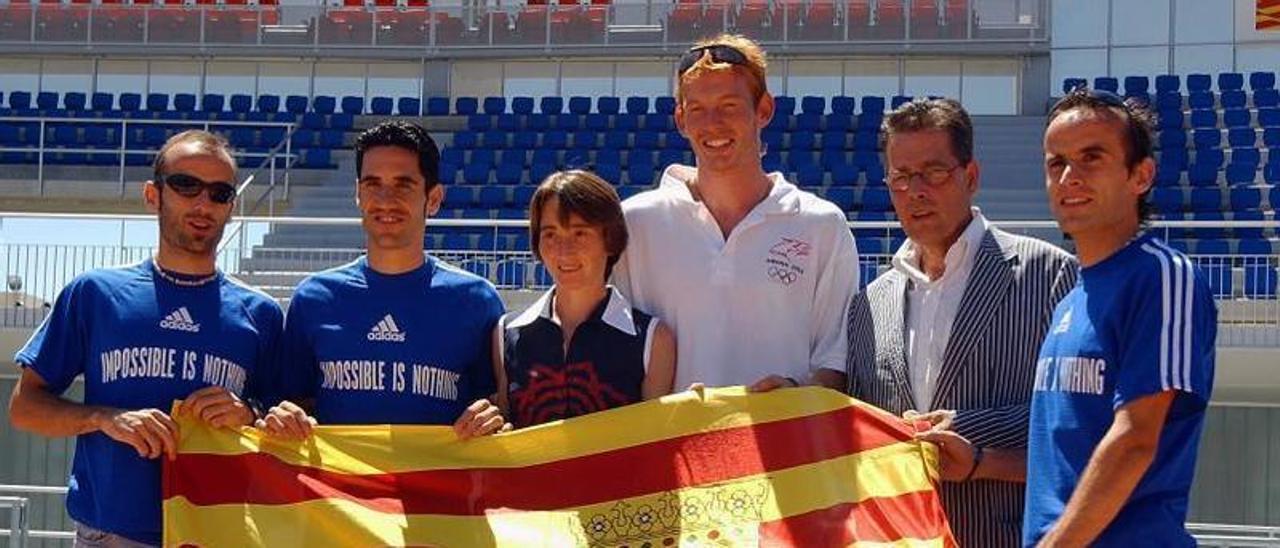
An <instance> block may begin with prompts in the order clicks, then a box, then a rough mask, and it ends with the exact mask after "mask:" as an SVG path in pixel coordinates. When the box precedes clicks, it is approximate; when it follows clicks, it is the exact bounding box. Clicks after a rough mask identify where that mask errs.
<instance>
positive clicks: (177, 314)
mask: <svg viewBox="0 0 1280 548" xmlns="http://www.w3.org/2000/svg"><path fill="white" fill-rule="evenodd" d="M160 327H163V328H165V329H176V330H178V331H190V332H192V333H199V332H200V324H198V323H196V321H195V320H193V319H191V313H190V312H187V307H185V306H184V307H182V308H179V309H177V310H174V311H173V312H170V313H169V315H168V316H165V317H164V319H163V320H160Z"/></svg>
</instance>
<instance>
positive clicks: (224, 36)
mask: <svg viewBox="0 0 1280 548" xmlns="http://www.w3.org/2000/svg"><path fill="white" fill-rule="evenodd" d="M317 4H319V3H317ZM1048 10H1049V2H1048V0H949V1H946V2H943V1H936V0H927V1H923V0H922V1H918V2H917V1H913V0H902V1H901V2H891V3H890V2H880V1H877V0H868V1H867V2H847V1H843V0H841V1H835V0H804V1H774V2H764V3H759V2H746V1H744V0H731V1H714V2H712V1H707V2H704V3H701V4H699V3H688V2H671V1H670V0H613V1H612V2H608V3H602V4H596V3H592V4H591V5H558V4H557V3H555V2H552V3H550V4H540V5H526V4H523V3H516V4H508V5H501V6H500V5H490V4H488V3H472V2H459V1H454V2H432V3H431V6H430V7H413V8H409V7H398V8H391V7H377V8H375V7H342V6H324V5H312V6H296V5H290V6H258V7H254V6H205V5H200V6H191V5H187V6H180V5H164V6H157V5H150V4H149V3H148V4H142V3H138V4H134V5H85V4H71V5H58V4H43V3H42V4H36V5H32V4H27V3H18V2H12V3H10V4H9V5H7V6H0V44H6V43H7V44H32V45H35V44H49V45H55V44H58V45H77V46H79V45H130V44H137V45H141V44H163V45H172V46H192V47H208V46H214V47H239V48H246V49H247V48H248V47H253V48H260V47H266V48H273V49H281V48H304V49H310V50H332V49H353V48H357V49H358V48H375V47H376V48H379V50H380V51H388V49H390V50H393V51H394V50H406V51H413V50H447V49H486V48H506V49H513V48H528V47H530V46H535V47H539V48H540V49H544V50H545V49H557V48H583V47H588V48H590V47H606V46H650V47H662V48H666V47H685V46H687V45H688V43H689V42H690V41H692V40H694V39H696V38H698V37H700V36H704V35H710V34H716V33H719V32H738V33H744V34H747V35H749V36H752V37H754V38H757V39H758V40H761V41H763V42H765V43H776V44H805V43H813V44H823V43H827V44H843V43H851V42H852V43H907V42H910V43H929V42H937V43H954V42H1007V43H1010V44H1015V43H1021V44H1029V43H1038V44H1047V42H1048V33H1049V31H1048V29H1049V26H1048V24H1047V21H1048Z"/></svg>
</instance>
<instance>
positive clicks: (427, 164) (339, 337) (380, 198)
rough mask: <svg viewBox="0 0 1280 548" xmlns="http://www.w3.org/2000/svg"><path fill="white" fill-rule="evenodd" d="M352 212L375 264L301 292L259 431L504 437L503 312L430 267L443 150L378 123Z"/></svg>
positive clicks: (475, 285)
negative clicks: (338, 427) (416, 427)
mask: <svg viewBox="0 0 1280 548" xmlns="http://www.w3.org/2000/svg"><path fill="white" fill-rule="evenodd" d="M355 151H356V171H357V173H358V179H357V181H356V203H357V205H358V206H359V208H360V213H361V218H362V224H363V226H364V230H365V234H366V236H367V245H368V254H367V255H366V256H364V257H361V258H359V259H357V260H356V261H355V262H353V263H351V264H348V265H345V266H341V267H338V268H335V269H333V270H328V271H325V272H321V273H318V274H316V275H314V276H311V277H309V278H307V279H306V280H304V281H303V282H302V283H301V284H299V285H298V289H297V291H296V292H295V293H294V296H293V299H292V300H291V301H290V304H289V312H288V315H287V319H286V321H285V324H286V325H285V336H284V356H285V358H284V360H285V362H284V364H283V366H282V374H281V377H280V379H279V385H278V388H279V396H280V397H281V398H282V399H283V400H284V401H282V402H280V404H279V405H277V406H275V407H274V408H272V410H271V412H270V413H269V414H268V416H267V417H266V418H265V419H264V420H263V421H262V423H261V426H262V427H263V428H265V429H266V430H267V431H268V432H269V433H271V434H273V435H278V436H284V437H294V438H297V437H303V436H306V435H309V433H310V431H311V426H312V425H313V424H315V423H319V424H453V425H454V428H455V430H456V431H457V432H458V434H459V436H460V437H463V438H466V437H470V436H475V435H484V434H489V433H492V432H495V431H497V430H499V429H501V428H504V427H507V426H506V423H505V421H504V420H503V419H502V415H501V414H500V413H499V411H498V408H497V407H496V406H494V405H492V404H491V403H490V402H489V401H488V400H486V399H485V398H486V397H488V396H489V395H491V394H493V393H494V391H495V386H494V377H493V368H492V365H491V364H492V361H491V359H490V352H491V348H490V333H492V332H493V326H494V325H495V324H496V323H497V321H498V318H499V317H500V316H501V315H502V313H503V307H502V301H501V300H500V299H499V298H498V293H497V291H496V290H495V289H494V287H493V285H492V284H490V283H489V282H488V281H486V280H484V279H482V278H480V277H477V276H475V275H472V274H470V273H468V272H465V271H463V270H460V269H458V268H455V267H453V266H451V265H449V264H446V263H444V262H442V261H439V260H437V259H435V258H434V257H430V256H427V255H426V254H425V253H424V252H423V250H422V242H423V238H424V235H425V231H426V219H427V217H430V216H431V215H434V214H435V213H436V211H438V210H439V209H440V203H441V201H442V200H443V199H444V188H443V186H441V184H440V181H439V176H438V173H439V158H440V155H439V151H438V150H437V149H436V144H435V142H434V141H432V140H431V137H430V136H429V135H427V132H426V131H425V130H423V129H422V128H421V127H418V126H417V125H413V124H409V123H405V122H387V123H384V124H380V125H378V126H376V127H374V128H372V129H370V130H368V131H366V132H364V133H363V134H361V135H360V137H359V138H358V139H356V145H355Z"/></svg>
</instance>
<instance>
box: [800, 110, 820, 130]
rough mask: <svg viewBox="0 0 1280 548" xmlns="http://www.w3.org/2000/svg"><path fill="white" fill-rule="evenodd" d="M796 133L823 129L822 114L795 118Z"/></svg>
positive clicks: (803, 115) (802, 115) (806, 114)
mask: <svg viewBox="0 0 1280 548" xmlns="http://www.w3.org/2000/svg"><path fill="white" fill-rule="evenodd" d="M795 119H796V131H798V132H814V131H819V130H821V129H822V115H821V114H809V113H805V114H801V115H798V116H796V117H795Z"/></svg>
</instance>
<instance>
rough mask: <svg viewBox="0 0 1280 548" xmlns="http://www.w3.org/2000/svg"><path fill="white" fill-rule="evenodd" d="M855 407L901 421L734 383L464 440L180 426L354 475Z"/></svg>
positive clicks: (821, 394)
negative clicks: (298, 437) (282, 436)
mask: <svg viewBox="0 0 1280 548" xmlns="http://www.w3.org/2000/svg"><path fill="white" fill-rule="evenodd" d="M850 406H853V407H856V408H858V409H859V410H860V411H865V412H867V413H871V414H875V415H879V416H880V417H883V418H884V419H885V420H887V421H892V422H897V421H898V420H899V419H897V418H896V417H893V416H892V415H889V414H888V413H885V412H884V411H881V410H880V409H878V408H876V407H874V406H871V405H868V404H865V403H862V402H859V401H857V400H854V399H852V398H849V397H848V396H845V395H843V394H840V393H839V392H836V391H834V390H828V389H825V388H814V387H806V388H795V389H787V390H778V391H774V392H771V393H765V394H750V395H749V396H748V393H747V392H746V390H745V389H743V388H741V387H735V388H717V389H707V390H706V391H705V393H698V392H681V393H678V394H673V395H670V396H666V397H663V398H661V399H660V400H652V401H648V402H643V403H640V404H636V405H630V406H626V407H621V408H618V409H612V410H609V411H603V412H599V413H592V414H590V415H585V416H582V417H577V418H574V419H570V420H569V421H556V422H552V423H547V424H543V425H539V426H535V427H532V428H526V429H522V430H519V431H516V432H512V433H508V434H499V435H494V436H487V437H484V438H478V439H473V440H469V441H467V442H459V441H458V440H457V437H456V436H455V435H454V433H453V430H452V429H451V428H449V427H444V426H406V425H395V426H385V425H384V426H322V427H319V428H318V429H317V430H316V433H315V434H314V435H313V436H312V437H311V438H310V439H308V440H306V441H302V442H298V441H284V440H279V439H273V438H269V437H266V436H265V435H264V434H263V433H262V432H260V431H258V430H256V429H252V428H244V429H242V430H241V435H240V436H227V435H225V433H223V432H217V431H214V430H209V429H203V428H181V432H182V435H181V440H180V442H179V451H180V452H183V453H211V454H221V455H239V454H244V453H254V452H259V451H261V452H263V453H267V454H270V455H273V456H275V457H277V458H279V459H280V460H281V461H283V462H286V463H288V464H293V465H300V466H314V467H318V468H322V469H325V470H330V471H335V472H341V473H347V474H376V473H395V472H407V471H415V470H439V469H459V468H501V467H510V468H518V467H524V466H533V465H538V464H544V463H548V462H554V461H559V460H564V459H569V458H573V457H580V456H583V455H591V454H596V453H603V452H606V451H613V450H617V449H623V448H626V447H633V446H636V445H642V444H646V443H652V442H656V441H661V440H664V439H670V438H677V437H682V436H687V435H693V434H699V433H704V432H711V431H717V430H728V429H732V428H740V427H746V426H751V425H753V424H754V425H758V424H764V423H769V422H775V421H783V420H788V419H795V418H800V417H805V416H808V415H816V414H820V413H826V412H831V411H836V410H839V409H843V408H846V407H850ZM733 411H741V412H739V413H734V412H733ZM565 422H568V423H569V424H570V425H572V428H565V427H564V426H566V425H565V424H563V423H565ZM179 424H180V427H181V426H182V424H183V419H182V417H179ZM620 425H625V426H623V427H620ZM406 439H412V440H413V445H414V448H415V451H413V452H411V453H410V452H404V451H397V452H392V451H390V449H389V448H391V447H393V446H399V445H398V444H402V443H403V441H402V440H406ZM393 442H394V443H393Z"/></svg>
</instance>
